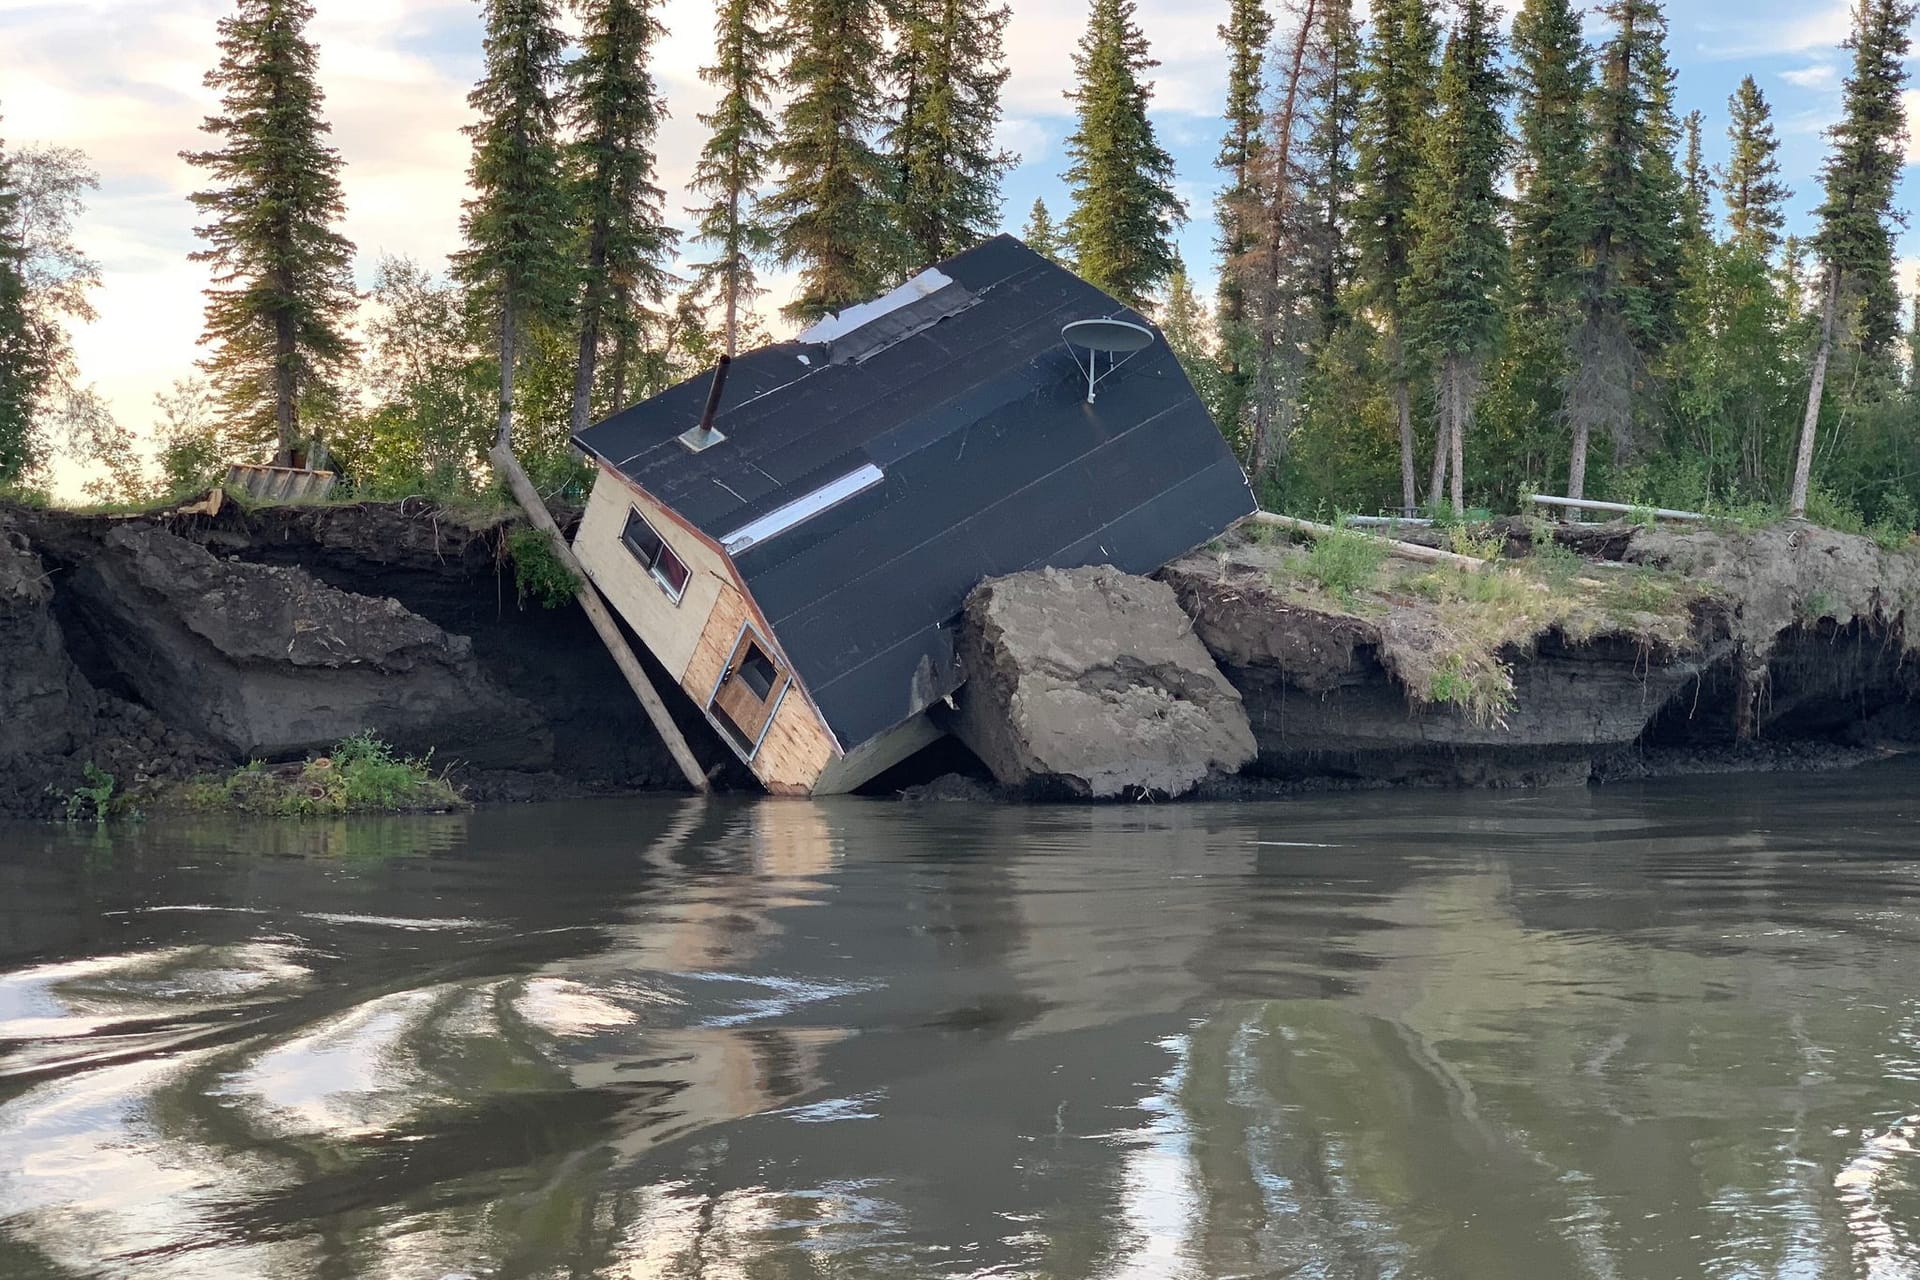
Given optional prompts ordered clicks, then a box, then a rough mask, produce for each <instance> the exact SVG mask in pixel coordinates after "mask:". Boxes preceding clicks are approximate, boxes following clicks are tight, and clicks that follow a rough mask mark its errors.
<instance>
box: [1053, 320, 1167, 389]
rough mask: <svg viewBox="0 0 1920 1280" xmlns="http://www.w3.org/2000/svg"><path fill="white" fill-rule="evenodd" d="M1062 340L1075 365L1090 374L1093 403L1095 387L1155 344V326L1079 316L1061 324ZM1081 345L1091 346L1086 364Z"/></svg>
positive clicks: (1088, 348) (1088, 384)
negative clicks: (1104, 364) (1103, 358)
mask: <svg viewBox="0 0 1920 1280" xmlns="http://www.w3.org/2000/svg"><path fill="white" fill-rule="evenodd" d="M1060 340H1061V341H1062V342H1065V343H1066V344H1067V351H1068V352H1069V353H1070V354H1072V356H1073V363H1074V365H1075V367H1077V368H1078V369H1079V370H1080V372H1082V373H1084V374H1086V375H1087V403H1088V404H1092V403H1093V393H1094V388H1095V387H1097V386H1099V385H1100V383H1101V382H1103V381H1104V380H1105V379H1107V378H1108V377H1110V376H1112V374H1113V371H1114V370H1115V369H1118V368H1119V367H1120V366H1121V365H1123V364H1125V363H1126V362H1127V361H1128V360H1131V359H1133V358H1134V357H1135V356H1137V355H1139V354H1140V353H1141V352H1142V351H1145V350H1146V349H1147V348H1148V347H1150V346H1152V345H1153V330H1151V329H1149V328H1147V326H1145V325H1143V324H1135V323H1134V322H1133V321H1131V320H1075V321H1073V322H1072V323H1070V324H1067V325H1064V326H1062V327H1061V330H1060ZM1081 347H1085V348H1086V349H1087V362H1086V363H1085V364H1084V365H1083V364H1081V363H1080V352H1079V350H1078V349H1079V348H1081ZM1102 354H1104V355H1105V356H1106V357H1107V367H1106V369H1105V371H1104V372H1103V371H1102V370H1101V368H1100V357H1101V355H1102ZM1122 357H1125V358H1124V359H1123V358H1122Z"/></svg>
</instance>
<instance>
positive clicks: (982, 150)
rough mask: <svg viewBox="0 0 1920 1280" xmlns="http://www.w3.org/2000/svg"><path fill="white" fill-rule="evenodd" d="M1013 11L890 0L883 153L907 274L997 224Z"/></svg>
mask: <svg viewBox="0 0 1920 1280" xmlns="http://www.w3.org/2000/svg"><path fill="white" fill-rule="evenodd" d="M1011 16H1012V11H1011V10H1010V9H1008V8H1007V6H1006V5H1005V4H1000V3H995V2H994V0H896V7H895V10H894V22H895V26H896V28H897V36H896V41H895V54H894V57H893V81H894V83H895V84H896V85H898V86H899V93H898V95H897V98H896V100H895V103H894V108H895V110H894V115H893V118H892V120H891V122H890V127H889V129H888V131H887V137H886V148H887V152H888V159H889V162H890V164H891V165H892V166H893V170H894V189H893V201H892V203H893V215H894V219H895V222H896V223H897V225H898V228H899V232H900V237H901V241H902V244H903V246H904V248H905V251H906V255H907V256H906V260H905V264H904V265H905V267H906V272H907V273H911V272H913V271H917V270H919V269H921V268H923V267H930V266H932V265H933V264H934V263H936V262H939V261H941V260H943V259H946V258H950V257H952V256H953V255H954V254H956V253H958V252H960V251H961V250H962V249H967V248H971V247H972V246H973V245H976V244H978V243H979V242H980V241H982V240H984V239H986V238H987V236H988V235H989V234H991V229H992V228H993V227H994V226H995V225H996V224H997V223H998V222H999V221H1000V179H1001V178H1003V177H1004V176H1005V175H1006V172H1007V170H1008V169H1010V168H1012V167H1013V164H1014V163H1015V157H1014V156H1013V155H1012V154H1010V153H1009V152H1007V151H1005V150H1003V149H1001V148H1000V147H998V146H996V145H995V144H994V130H995V128H996V127H997V126H998V125H999V123H1000V88H1001V86H1002V85H1004V84H1005V83H1006V82H1007V75H1008V71H1007V66H1006V56H1005V54H1004V52H1003V50H1002V45H1003V41H1004V37H1005V34H1006V28H1007V20H1008V18H1010V17H1011Z"/></svg>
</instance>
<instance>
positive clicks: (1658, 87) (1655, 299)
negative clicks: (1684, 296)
mask: <svg viewBox="0 0 1920 1280" xmlns="http://www.w3.org/2000/svg"><path fill="white" fill-rule="evenodd" d="M1600 12H1601V14H1602V16H1603V17H1604V18H1606V19H1607V20H1608V21H1609V22H1610V23H1612V25H1613V34H1612V36H1611V37H1610V38H1609V39H1608V40H1607V42H1606V44H1605V48H1604V51H1603V55H1602V58H1601V69H1600V76H1599V79H1598V81H1597V83H1596V84H1595V86H1594V89H1593V92H1592V94H1591V95H1590V103H1589V110H1588V114H1589V118H1590V121H1591V128H1592V135H1591V140H1590V143H1589V147H1588V152H1587V166H1586V171H1585V176H1584V181H1585V189H1586V200H1587V207H1588V210H1589V216H1590V227H1589V233H1588V240H1587V247H1586V253H1585V265H1586V273H1585V279H1584V281H1583V283H1582V288H1581V300H1580V301H1581V314H1582V320H1581V325H1580V329H1579V331H1578V333H1577V335H1576V338H1575V344H1574V361H1575V373H1574V379H1573V384H1572V386H1571V387H1570V389H1569V394H1568V397H1567V418H1568V420H1569V422H1570V424H1571V426H1572V429H1573V448H1572V451H1571V458H1570V462H1569V466H1568V475H1567V493H1568V496H1570V497H1576V498H1577V497H1581V496H1583V494H1584V491H1585V485H1586V474H1587V453H1588V448H1589V445H1590V442H1591V440H1592V436H1593V430H1594V428H1595V427H1599V428H1601V429H1602V430H1604V431H1605V432H1606V433H1607V434H1608V435H1609V436H1610V438H1611V439H1612V441H1613V446H1614V456H1615V458H1616V459H1619V458H1623V457H1625V456H1626V455H1627V454H1628V453H1629V452H1630V451H1631V449H1632V447H1633V420H1634V412H1635V408H1636V403H1637V401H1638V400H1639V399H1640V395H1641V384H1642V382H1643V381H1644V379H1645V378H1646V377H1647V375H1648V369H1649V367H1650V363H1651V361H1652V358H1653V357H1654V356H1655V355H1657V354H1658V353H1659V352H1660V351H1661V350H1662V349H1663V348H1664V347H1665V345H1666V343H1667V342H1668V341H1669V340H1670V339H1671V337H1672V334H1673V323H1674V313H1675V307H1676V305H1677V303H1678V299H1679V293H1680V286H1681V243H1682V240H1681V230H1682V226H1681V224H1682V206H1683V203H1684V199H1685V197H1684V193H1683V190H1682V185H1683V184H1682V182H1681V177H1680V173H1679V170H1678V167H1677V166H1676V164H1675V161H1674V154H1673V148H1674V142H1675V138H1676V134H1677V132H1678V130H1677V127H1676V124H1675V122H1674V119H1673V86H1672V70H1671V68H1670V67H1669V66H1668V63H1667V55H1666V31H1667V23H1666V18H1665V16H1664V15H1663V14H1662V13H1661V12H1660V8H1659V5H1658V4H1657V3H1656V0H1607V3H1606V4H1605V5H1603V6H1602V7H1601V10H1600Z"/></svg>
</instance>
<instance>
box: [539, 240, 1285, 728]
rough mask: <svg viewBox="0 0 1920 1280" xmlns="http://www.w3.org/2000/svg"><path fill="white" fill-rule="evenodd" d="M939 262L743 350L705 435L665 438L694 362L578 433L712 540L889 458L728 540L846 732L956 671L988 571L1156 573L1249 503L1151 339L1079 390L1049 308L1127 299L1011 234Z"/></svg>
mask: <svg viewBox="0 0 1920 1280" xmlns="http://www.w3.org/2000/svg"><path fill="white" fill-rule="evenodd" d="M938 269H939V270H940V271H941V272H943V273H944V274H945V275H946V276H947V277H948V278H949V280H950V281H951V283H949V284H947V285H945V286H944V287H942V288H940V289H938V290H937V291H936V292H932V293H930V294H928V295H926V296H924V297H921V298H919V299H917V300H914V301H911V302H909V303H908V304H906V305H905V306H902V307H900V308H899V309H897V310H895V311H892V312H889V313H887V314H886V315H884V316H881V317H879V318H878V319H876V320H873V321H870V322H869V323H868V324H866V325H863V326H861V327H860V328H858V329H856V330H854V331H853V332H851V333H848V334H845V335H844V336H842V337H840V338H838V339H837V340H836V341H834V342H832V343H825V344H822V343H800V342H787V343H781V344H777V345H775V346H770V347H765V348H762V349H760V350H758V351H753V352H749V353H746V354H744V355H742V356H740V357H739V358H737V359H736V360H735V361H734V362H733V366H732V368H731V370H730V371H729V374H728V378H727V383H726V389H725V395H724V397H723V399H722V402H721V405H720V411H719V415H718V417H717V418H716V420H715V426H716V427H717V428H718V429H719V430H720V431H722V432H724V433H725V435H726V439H725V441H723V442H722V443H720V444H717V445H714V446H712V447H710V448H708V449H705V450H703V451H701V452H699V453H694V452H691V451H689V450H688V449H687V448H685V447H684V446H682V445H681V444H680V443H679V440H678V437H679V435H680V433H681V432H683V431H685V430H687V429H688V428H689V427H692V426H694V425H695V424H696V423H697V422H698V420H699V417H700V413H701V410H702V409H703V408H704V406H705V399H706V393H707V388H708V384H709V382H710V381H711V375H709V374H702V375H701V376H699V377H696V378H692V379H689V380H688V381H686V382H683V383H681V384H680V385H678V386H676V387H673V388H671V389H669V390H667V391H664V392H662V393H660V394H659V395H657V396H654V397H653V398H652V399H650V400H647V401H645V402H643V403H641V404H637V405H634V406H633V407H632V408H630V409H627V410H624V411H623V412H621V413H618V414H615V415H614V416H613V417H611V418H609V419H607V420H606V421H605V422H602V423H600V424H598V425H597V426H594V427H590V428H588V429H587V430H586V431H584V432H582V433H581V434H580V435H579V436H578V437H577V438H576V442H577V443H578V444H579V445H580V446H581V447H582V448H583V449H585V450H587V451H588V452H589V453H590V454H592V455H594V456H595V457H597V458H599V459H601V460H602V461H604V462H606V463H607V464H608V465H610V466H612V467H615V468H617V469H618V470H619V471H621V472H622V473H623V474H625V475H626V476H627V477H628V478H629V479H631V480H632V481H633V482H634V483H636V484H638V485H639V486H640V487H641V488H643V489H645V490H646V491H647V492H648V493H649V494H651V495H653V496H654V497H655V498H657V499H658V500H659V501H661V502H662V503H664V504H665V505H667V506H668V507H671V508H672V509H673V510H674V511H675V512H677V513H678V514H679V515H680V516H681V517H682V518H684V519H685V520H687V521H688V522H689V523H691V524H693V525H694V526H695V527H697V528H699V529H700V530H701V531H702V532H704V533H706V534H707V535H709V536H710V537H712V538H713V539H714V540H715V541H723V540H725V539H726V538H727V536H728V535H729V534H732V533H733V532H735V531H736V530H738V529H740V528H742V527H743V526H745V525H746V524H748V523H749V522H751V521H753V520H755V519H757V518H759V517H761V516H764V515H766V514H768V513H769V512H772V511H775V510H777V509H779V508H781V507H783V506H785V505H786V504H788V503H790V502H792V501H794V500H795V499H796V498H798V497H801V496H803V495H806V494H810V493H812V492H814V491H815V490H817V489H819V488H820V487H821V486H823V485H826V484H828V483H829V482H831V481H833V480H836V479H838V478H840V477H842V476H846V475H847V474H848V473H850V472H853V471H855V470H856V469H858V468H860V467H861V466H863V465H865V464H872V465H874V466H877V467H879V468H880V469H881V471H882V472H884V475H885V478H884V480H882V481H881V482H880V483H878V484H876V485H874V486H873V487H871V488H868V489H866V490H865V491H864V492H862V493H860V494H858V495H857V496H855V497H852V498H850V499H847V500H846V501H843V502H841V503H840V504H838V505H836V506H833V507H831V508H829V509H828V510H826V511H824V512H822V513H821V514H819V515H815V516H813V517H811V518H809V519H807V520H806V521H804V522H803V523H800V524H798V525H796V526H795V527H793V528H791V529H788V530H786V531H785V532H782V533H780V534H779V535H778V536H775V537H770V538H768V539H766V540H765V541H763V542H760V543H757V544H754V545H751V546H748V547H746V548H745V549H743V550H741V551H740V552H738V554H736V555H735V557H734V562H735V564H736V565H737V566H738V568H739V570H740V574H741V576H742V578H744V579H745V581H746V583H747V585H748V587H749V589H750V590H751V591H752V593H753V597H754V600H755V602H756V603H757V604H758V605H759V607H760V610H761V612H762V613H763V614H764V615H765V616H766V618H767V620H768V622H769V623H771V624H772V626H773V629H774V636H773V639H774V641H775V643H777V644H778V645H779V646H780V648H781V649H782V650H783V651H784V652H785V653H786V655H787V658H788V660H789V661H791V662H792V664H793V666H794V669H795V671H796V672H797V673H798V675H799V677H800V679H801V680H802V681H803V682H804V683H805V685H806V687H807V689H808V691H809V692H810V693H811V694H812V695H813V698H814V700H815V702H816V703H817V704H818V705H819V707H820V710H821V712H822V714H824V715H825V717H826V719H827V723H828V724H829V726H831V728H832V729H833V731H834V733H835V735H836V736H837V737H838V738H839V740H840V742H841V744H842V745H843V746H845V747H848V748H851V747H853V746H855V745H857V744H859V743H861V742H864V741H866V740H867V739H869V738H871V737H873V736H874V735H876V734H878V733H880V732H882V731H884V730H886V729H889V728H891V727H893V726H894V725H896V724H899V723H900V722H901V721H903V720H906V719H907V718H909V717H911V716H912V715H914V714H916V713H917V712H919V711H921V710H923V709H925V708H926V707H927V706H928V705H929V704H930V703H932V702H933V701H935V700H936V699H938V698H939V697H940V696H941V695H943V694H945V693H948V692H951V691H952V690H953V689H954V688H956V687H957V686H958V684H959V681H960V675H959V672H958V670H957V668H956V664H955V661H954V636H953V627H954V623H955V622H956V621H957V619H958V615H959V612H960V607H961V605H962V603H963V602H964V601H965V599H966V595H967V592H969V591H970V590H972V588H973V587H974V585H975V584H976V583H978V582H979V581H980V580H981V579H983V578H988V577H995V576H998V575H1001V574H1007V573H1015V572H1018V571H1020V570H1024V569H1034V568H1041V567H1046V566H1052V567H1056V568H1068V567H1074V566H1079V565H1087V564H1112V565H1115V566H1117V567H1119V568H1121V569H1124V570H1127V571H1129V572H1133V573H1150V572H1152V571H1154V570H1155V569H1158V568H1159V567H1160V566H1161V565H1163V564H1165V563H1167V562H1168V561H1170V560H1172V559H1174V558H1175V557H1177V556H1179V555H1181V554H1183V553H1185V552H1187V551H1190V550H1192V549H1193V548H1194V547H1196V546H1198V545H1200V544H1201V543H1203V542H1205V541H1206V540H1207V539H1209V538H1211V537H1214V536H1215V535H1216V534H1218V533H1220V532H1221V530H1223V529H1225V528H1226V527H1228V526H1229V525H1231V524H1232V523H1233V522H1234V521H1235V520H1237V519H1239V518H1240V517H1241V516H1244V515H1246V514H1247V513H1248V512H1250V511H1252V510H1253V508H1254V501H1253V496H1252V494H1251V492H1250V491H1249V489H1248V487H1247V481H1246V476H1245V475H1244V474H1243V473H1242V472H1241V470H1240V466H1239V464H1238V463H1237V462H1236V461H1235V460H1234V457H1233V454H1232V453H1231V452H1230V451H1229V450H1228V448H1227V446H1226V443H1225V442H1224V441H1223V440H1222V439H1221V437H1220V433H1219V431H1218V430H1217V429H1216V428H1215V427H1214V424H1213V421H1212V419H1211V418H1210V417H1209V416H1208V414H1207V411H1206V408H1205V407H1204V406H1203V405H1202V404H1201V402H1200V400H1199V398H1198V396H1196V395H1195V393H1194V391H1193V387H1192V385H1191V384H1190V383H1189V382H1188V381H1187V378H1186V375H1185V374H1184V373H1183V372H1182V371H1181V369H1180V366H1179V364H1178V363H1177V361H1176V360H1175V359H1174V356H1173V353H1172V352H1171V351H1170V350H1168V348H1167V344H1166V342H1165V341H1164V340H1159V341H1156V342H1154V343H1153V345H1152V346H1150V347H1148V348H1147V349H1146V350H1144V351H1142V352H1140V353H1139V354H1138V355H1137V356H1135V357H1133V359H1132V360H1131V361H1129V362H1128V363H1125V364H1123V365H1122V366H1120V368H1119V369H1118V371H1117V372H1116V373H1114V374H1113V375H1112V376H1111V377H1110V378H1106V379H1103V381H1102V382H1101V383H1100V387H1099V395H1098V400H1097V402H1096V403H1094V404H1088V403H1087V402H1086V399H1087V385H1086V378H1085V376H1084V375H1083V374H1082V373H1081V371H1080V366H1079V365H1078V364H1077V363H1076V361H1075V356H1074V354H1073V353H1070V352H1069V350H1068V349H1067V347H1066V346H1065V345H1064V344H1063V343H1062V342H1061V340H1060V327H1061V325H1063V324H1065V323H1066V322H1068V321H1070V320H1082V319H1087V318H1091V317H1101V316H1117V317H1123V318H1128V319H1138V318H1139V317H1138V316H1137V315H1136V313H1134V312H1132V311H1130V310H1128V309H1127V308H1125V307H1123V306H1121V305H1120V304H1119V303H1117V302H1115V301H1114V300H1113V299H1112V298H1109V297H1108V296H1107V295H1105V294H1103V293H1101V292H1100V291H1099V290H1098V289H1095V288H1094V287H1093V286H1092V285H1090V284H1087V283H1086V282H1085V281H1083V280H1081V279H1080V278H1079V277H1077V276H1075V275H1073V274H1072V273H1071V272H1068V271H1065V270H1063V269H1061V268H1060V267H1057V266H1055V265H1054V264H1053V263H1051V262H1049V261H1047V260H1046V259H1044V258H1042V257H1040V256H1039V255H1038V254H1036V253H1034V252H1033V251H1032V250H1030V249H1028V248H1027V247H1026V246H1025V245H1023V244H1021V243H1020V242H1019V241H1018V240H1015V239H1013V238H1012V237H1011V236H998V237H995V238H994V239H992V240H989V241H987V242H986V243H984V244H982V245H979V246H978V247H976V248H973V249H970V250H968V251H967V252H965V253H962V254H960V255H959V256H958V257H955V258H953V259H951V260H949V261H947V262H945V263H942V264H941V265H940V267H939V268H938ZM1078 354H1079V356H1080V358H1081V359H1082V360H1084V359H1085V358H1086V356H1087V353H1086V352H1084V351H1082V352H1079V353H1078ZM1103 363H1104V362H1103Z"/></svg>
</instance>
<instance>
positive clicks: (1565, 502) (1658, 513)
mask: <svg viewBox="0 0 1920 1280" xmlns="http://www.w3.org/2000/svg"><path fill="white" fill-rule="evenodd" d="M1527 501H1528V502H1531V503H1534V504H1536V505H1538V506H1542V507H1571V508H1573V509H1574V510H1575V511H1612V512H1617V513H1618V514H1620V515H1623V516H1631V515H1638V514H1640V513H1641V512H1643V511H1645V512H1649V513H1651V514H1652V515H1653V517H1654V518H1655V519H1657V520H1710V519H1712V518H1713V517H1711V516H1706V515H1702V514H1701V513H1700V512H1698V511H1674V510H1671V509H1669V508H1667V507H1636V506H1633V505H1632V504H1630V503H1626V502H1595V501H1593V500H1591V499H1589V498H1555V497H1552V496H1551V495H1549V494H1544V493H1530V494H1528V495H1527Z"/></svg>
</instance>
